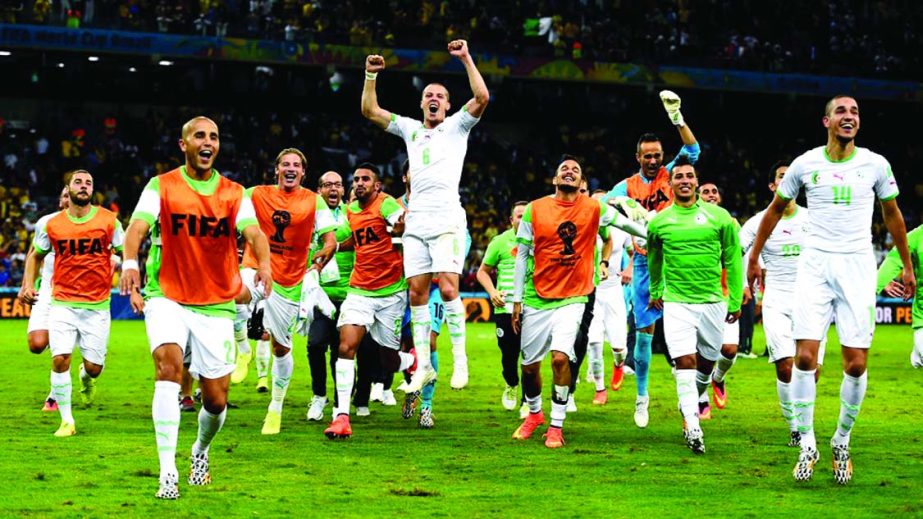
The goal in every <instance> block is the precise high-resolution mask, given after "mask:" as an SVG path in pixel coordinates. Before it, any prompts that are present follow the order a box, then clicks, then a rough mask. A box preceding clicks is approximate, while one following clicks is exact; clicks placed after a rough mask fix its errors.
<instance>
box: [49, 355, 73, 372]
mask: <svg viewBox="0 0 923 519" xmlns="http://www.w3.org/2000/svg"><path fill="white" fill-rule="evenodd" d="M51 366H52V368H53V369H54V370H55V372H56V373H64V372H66V371H67V370H69V369H71V356H70V355H55V356H54V357H53V358H52V359H51Z"/></svg>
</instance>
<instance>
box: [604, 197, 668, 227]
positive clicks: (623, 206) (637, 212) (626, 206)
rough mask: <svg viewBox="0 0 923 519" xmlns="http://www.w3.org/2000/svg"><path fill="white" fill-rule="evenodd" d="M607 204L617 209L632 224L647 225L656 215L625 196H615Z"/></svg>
mask: <svg viewBox="0 0 923 519" xmlns="http://www.w3.org/2000/svg"><path fill="white" fill-rule="evenodd" d="M609 204H610V205H612V206H613V207H615V208H616V209H618V210H619V212H621V213H622V214H624V215H625V216H626V217H628V218H629V219H630V220H631V221H633V222H638V223H644V224H647V223H649V222H650V221H651V220H652V219H653V218H654V215H655V214H656V213H655V212H654V211H650V212H648V210H647V209H645V208H643V207H641V204H639V203H638V202H637V201H635V200H634V199H632V198H629V197H627V196H617V197H615V198H613V199H611V200H609Z"/></svg>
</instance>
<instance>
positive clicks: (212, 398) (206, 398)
mask: <svg viewBox="0 0 923 519" xmlns="http://www.w3.org/2000/svg"><path fill="white" fill-rule="evenodd" d="M227 405H228V396H227V395H226V394H218V395H205V394H203V395H202V406H203V407H204V408H205V410H206V411H208V412H209V413H211V414H220V413H221V411H224V408H225V407H227Z"/></svg>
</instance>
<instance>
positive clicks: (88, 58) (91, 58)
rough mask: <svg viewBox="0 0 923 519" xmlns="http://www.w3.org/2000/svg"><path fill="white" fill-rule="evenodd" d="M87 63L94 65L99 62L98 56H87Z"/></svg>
mask: <svg viewBox="0 0 923 519" xmlns="http://www.w3.org/2000/svg"><path fill="white" fill-rule="evenodd" d="M87 61H91V62H93V63H96V62H97V61H99V56H87Z"/></svg>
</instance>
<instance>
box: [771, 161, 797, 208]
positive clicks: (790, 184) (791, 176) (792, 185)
mask: <svg viewBox="0 0 923 519" xmlns="http://www.w3.org/2000/svg"><path fill="white" fill-rule="evenodd" d="M801 170H802V166H801V161H800V160H798V159H795V160H794V161H793V162H792V164H791V166H789V167H788V171H786V172H785V177H783V178H782V183H781V184H779V187H778V188H777V189H776V194H777V195H779V196H780V197H782V198H784V199H786V200H792V199H793V198H795V197H796V196H798V193H799V192H801V184H802V178H801V175H802V171H801Z"/></svg>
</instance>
